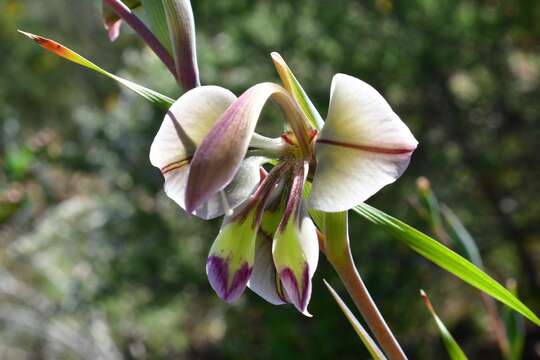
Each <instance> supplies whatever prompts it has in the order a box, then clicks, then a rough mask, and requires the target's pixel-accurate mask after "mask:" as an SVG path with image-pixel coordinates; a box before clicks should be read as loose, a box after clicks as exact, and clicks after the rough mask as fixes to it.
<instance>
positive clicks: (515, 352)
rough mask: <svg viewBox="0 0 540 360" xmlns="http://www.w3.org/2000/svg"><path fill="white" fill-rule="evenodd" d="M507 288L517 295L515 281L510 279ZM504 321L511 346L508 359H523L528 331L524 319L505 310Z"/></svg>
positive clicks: (503, 312) (503, 313)
mask: <svg viewBox="0 0 540 360" xmlns="http://www.w3.org/2000/svg"><path fill="white" fill-rule="evenodd" d="M506 287H507V288H508V290H510V291H511V292H512V294H515V295H516V294H517V283H516V281H515V280H513V279H510V280H509V281H508V282H507V283H506ZM502 319H503V321H504V327H505V330H506V336H507V339H508V344H509V349H508V350H509V352H508V354H507V356H506V357H507V359H508V360H519V359H521V358H522V355H523V346H524V345H525V333H526V331H525V322H524V321H523V317H522V316H521V315H519V314H517V313H515V312H512V311H508V309H507V308H505V309H503V311H502Z"/></svg>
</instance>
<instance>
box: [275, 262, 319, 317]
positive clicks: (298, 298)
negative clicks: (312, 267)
mask: <svg viewBox="0 0 540 360" xmlns="http://www.w3.org/2000/svg"><path fill="white" fill-rule="evenodd" d="M279 277H280V279H281V284H282V285H283V289H284V290H285V292H286V293H287V295H288V298H289V299H290V300H291V302H292V304H293V305H294V306H295V307H296V308H297V309H298V311H300V312H301V313H302V314H304V315H307V316H311V315H310V314H309V313H308V312H307V306H308V302H309V298H310V296H311V280H310V278H309V269H308V265H307V264H306V265H305V266H304V270H303V271H302V278H301V279H297V278H296V277H295V276H294V273H293V271H292V270H291V269H289V268H285V269H283V270H281V271H280V272H279ZM298 280H300V282H301V284H300V285H299V284H298Z"/></svg>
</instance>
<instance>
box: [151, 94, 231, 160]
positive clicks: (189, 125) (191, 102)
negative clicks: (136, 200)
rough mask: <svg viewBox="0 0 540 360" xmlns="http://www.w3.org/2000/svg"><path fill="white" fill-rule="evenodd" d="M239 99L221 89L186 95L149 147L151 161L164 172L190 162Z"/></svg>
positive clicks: (178, 102) (170, 113) (165, 120)
mask: <svg viewBox="0 0 540 360" xmlns="http://www.w3.org/2000/svg"><path fill="white" fill-rule="evenodd" d="M234 100H236V96H235V95H234V94H233V93H232V92H230V91H229V90H227V89H224V88H221V87H218V86H201V87H197V88H195V89H193V90H190V91H188V92H186V93H185V94H184V95H182V96H181V97H180V98H179V99H178V100H176V102H175V103H174V104H173V105H172V106H171V108H170V109H169V111H168V112H167V115H166V116H165V119H164V120H163V122H162V124H161V127H160V128H159V131H158V133H157V135H156V137H155V138H154V142H153V143H152V147H151V148H150V162H151V163H152V165H154V166H156V167H158V168H160V169H162V168H164V167H166V166H167V165H170V164H171V163H174V162H178V161H182V160H186V159H189V158H190V157H191V156H193V153H194V152H195V147H196V146H197V145H199V144H200V143H201V142H202V140H203V139H204V137H205V136H206V134H208V132H209V131H210V129H211V128H212V126H213V125H214V124H215V122H216V121H217V120H218V119H219V117H220V116H221V115H222V114H223V113H224V112H225V110H227V108H228V107H229V105H231V104H232V103H233V102H234Z"/></svg>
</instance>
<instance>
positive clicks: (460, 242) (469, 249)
mask: <svg viewBox="0 0 540 360" xmlns="http://www.w3.org/2000/svg"><path fill="white" fill-rule="evenodd" d="M441 213H442V214H443V217H444V221H445V223H446V224H447V225H448V227H449V229H450V238H451V239H452V241H453V242H454V243H455V244H456V247H457V248H458V249H459V252H460V253H461V254H463V255H464V256H465V257H466V258H467V259H468V260H470V261H471V262H472V263H473V264H475V265H476V266H478V267H479V268H483V266H484V265H483V263H482V257H481V256H480V251H479V250H478V246H477V245H476V242H475V241H474V239H473V237H472V236H471V234H470V233H469V232H468V231H467V229H466V228H465V226H464V225H463V223H462V222H461V220H459V218H458V217H457V216H456V214H454V212H453V211H452V209H450V208H449V207H447V206H444V205H443V206H442V207H441Z"/></svg>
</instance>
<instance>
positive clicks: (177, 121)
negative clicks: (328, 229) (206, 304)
mask: <svg viewBox="0 0 540 360" xmlns="http://www.w3.org/2000/svg"><path fill="white" fill-rule="evenodd" d="M272 56H273V59H274V62H275V63H276V67H277V69H278V72H280V75H281V76H282V79H283V78H284V77H283V74H285V73H287V72H289V73H290V70H289V69H288V67H287V66H286V64H285V63H284V62H283V60H282V59H281V57H279V55H277V54H273V55H272ZM290 74H292V73H290ZM288 85H290V84H285V86H286V87H287V89H286V88H283V87H281V86H279V85H277V84H273V83H261V84H257V85H255V86H253V87H251V88H250V89H248V90H247V91H246V92H244V93H243V94H242V95H241V96H240V97H239V98H237V97H236V96H235V95H234V94H232V93H231V92H230V91H229V90H226V89H224V88H221V87H217V86H202V87H197V88H195V89H193V90H190V91H188V92H187V93H185V94H184V95H183V96H182V97H180V98H179V99H178V100H177V101H176V102H175V103H174V104H173V106H172V107H171V108H170V110H169V112H168V114H167V115H166V116H165V119H164V121H163V123H162V125H161V128H160V129H159V131H158V133H157V135H156V137H155V139H154V142H153V144H152V147H151V150H150V161H151V162H152V164H153V165H154V166H156V167H158V168H159V169H160V170H161V172H162V173H163V175H164V177H165V192H166V193H167V195H168V196H169V197H170V198H171V199H173V200H174V201H175V202H176V203H178V205H180V206H181V207H182V208H183V209H185V210H186V211H187V212H188V213H189V214H194V215H196V216H199V217H202V218H204V219H211V218H215V217H218V216H221V215H224V214H225V219H224V222H223V225H222V228H221V230H220V232H219V234H218V236H217V238H216V240H215V241H214V244H213V245H212V248H211V249H210V254H209V257H208V261H207V266H206V269H207V274H208V277H209V281H210V284H211V285H212V288H213V289H214V290H215V291H216V293H217V294H218V295H219V296H220V297H221V298H223V299H224V300H226V301H234V300H235V299H237V298H238V297H239V296H240V295H241V294H242V293H243V291H244V289H245V287H246V286H248V287H249V288H251V289H252V290H253V291H254V292H256V293H257V294H258V295H260V296H261V297H263V298H264V299H266V300H267V301H269V302H270V303H272V304H284V303H291V304H293V305H294V306H295V307H296V308H297V309H298V310H299V311H300V312H302V313H304V314H306V315H309V313H308V311H307V306H308V303H309V299H310V297H311V280H312V277H313V274H314V272H315V269H316V267H317V262H318V257H319V243H318V237H317V227H316V226H315V224H314V223H313V221H312V219H311V218H310V217H309V215H308V209H315V210H318V211H321V212H341V211H346V210H348V209H350V208H352V207H354V206H355V205H357V204H359V203H361V202H363V201H365V200H367V199H368V198H369V197H370V196H372V195H373V194H375V193H376V192H377V191H379V190H380V189H381V188H382V187H384V186H385V185H387V184H390V183H392V182H394V181H395V180H396V179H397V178H398V177H399V176H400V175H401V174H402V173H403V171H404V170H405V169H406V168H407V165H408V164H409V160H410V157H411V154H412V153H413V151H414V150H415V148H416V146H417V141H416V140H415V138H414V136H413V135H412V134H411V132H410V131H409V129H408V128H407V126H406V125H405V124H404V123H403V122H402V121H401V120H400V118H399V117H398V116H397V115H396V114H395V113H394V112H393V111H392V109H391V108H390V106H389V105H388V103H387V102H386V101H385V100H384V98H383V97H382V96H381V95H380V94H379V93H378V92H377V91H376V90H375V89H374V88H372V87H371V86H370V85H368V84H367V83H365V82H363V81H361V80H359V79H356V78H354V77H352V76H348V75H343V74H337V75H335V76H334V79H333V80H332V86H331V92H330V106H329V110H328V116H327V118H326V121H325V122H324V123H322V121H320V122H319V123H317V122H316V121H310V119H309V116H310V114H309V113H308V111H306V108H307V106H312V105H311V103H309V104H308V103H306V102H301V101H299V98H298V96H295V93H294V92H293V91H292V90H291V87H290V86H288ZM296 94H297V93H296ZM269 99H272V100H273V101H274V102H275V103H277V104H278V105H279V107H280V108H281V110H282V113H283V115H284V118H285V120H286V126H285V129H286V130H285V132H284V133H283V135H282V136H281V137H280V138H277V139H270V138H266V137H264V136H262V135H259V134H257V133H255V127H256V125H257V122H258V119H259V116H260V113H261V111H262V109H263V108H264V106H265V105H266V103H267V102H268V100H269ZM311 120H312V119H311ZM320 125H322V126H320ZM319 127H320V128H319ZM263 165H264V167H265V168H266V169H268V173H266V170H264V169H265V168H263V167H262V166H263ZM307 183H311V184H312V186H311V187H309V186H308V187H306V184H307ZM308 188H311V191H307V189H308ZM308 192H309V194H308Z"/></svg>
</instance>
